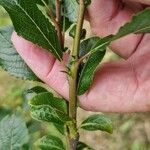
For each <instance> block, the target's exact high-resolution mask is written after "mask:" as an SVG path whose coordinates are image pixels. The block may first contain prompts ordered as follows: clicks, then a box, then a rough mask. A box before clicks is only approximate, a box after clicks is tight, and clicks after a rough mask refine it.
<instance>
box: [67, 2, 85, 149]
mask: <svg viewBox="0 0 150 150" xmlns="http://www.w3.org/2000/svg"><path fill="white" fill-rule="evenodd" d="M84 13H85V5H84V0H80V6H79V15H78V20H77V27H76V35H75V39H74V43H73V49H72V51H71V58H70V65H71V66H70V73H71V74H70V76H69V116H70V117H71V118H72V120H73V124H71V125H70V128H69V134H70V150H76V147H77V143H78V139H79V135H78V133H77V124H76V115H77V77H78V67H79V64H78V53H79V47H80V35H81V31H82V28H83V21H84Z"/></svg>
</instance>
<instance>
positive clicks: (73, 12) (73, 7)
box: [63, 0, 79, 22]
mask: <svg viewBox="0 0 150 150" xmlns="http://www.w3.org/2000/svg"><path fill="white" fill-rule="evenodd" d="M63 5H64V9H65V14H64V15H65V16H66V17H67V18H69V20H70V21H71V22H76V21H77V17H78V10H79V8H78V7H79V5H78V3H77V1H76V0H64V4H63Z"/></svg>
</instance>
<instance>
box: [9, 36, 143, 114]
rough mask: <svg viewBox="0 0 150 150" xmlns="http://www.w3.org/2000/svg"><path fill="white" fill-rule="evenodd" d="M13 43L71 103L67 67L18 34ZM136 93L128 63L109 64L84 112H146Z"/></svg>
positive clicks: (86, 97)
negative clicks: (63, 71)
mask: <svg viewBox="0 0 150 150" xmlns="http://www.w3.org/2000/svg"><path fill="white" fill-rule="evenodd" d="M12 41H13V43H14V46H15V47H16V49H17V51H18V53H19V54H20V55H21V57H22V58H23V59H24V60H25V61H26V63H27V64H28V65H29V66H30V68H31V69H32V70H33V72H34V73H35V74H36V75H37V76H38V77H39V78H40V79H41V80H43V81H44V82H45V83H47V84H48V85H49V86H50V87H51V88H53V89H54V90H55V91H56V92H58V93H59V94H61V95H62V96H63V97H65V98H66V99H68V95H69V88H68V81H67V77H66V74H64V73H62V72H61V71H62V70H63V69H64V66H63V65H62V64H61V63H60V62H58V61H56V60H55V59H54V58H53V57H52V55H51V54H50V53H48V52H47V51H45V50H43V49H41V48H39V47H37V46H35V45H34V44H32V43H31V42H28V41H26V40H24V39H23V38H20V37H18V36H17V35H16V33H14V34H13V36H12ZM135 90H136V82H135V78H134V73H133V71H132V69H131V67H130V65H128V63H125V62H115V63H108V64H106V65H103V67H101V68H100V69H99V70H98V71H97V73H96V75H95V79H94V83H93V85H92V87H91V88H90V90H89V91H88V92H87V93H86V94H84V95H83V96H81V97H80V103H81V106H82V108H84V109H87V110H91V111H105V112H134V111H144V109H145V106H144V105H145V103H144V102H143V103H140V102H139V101H140V100H141V99H140V100H139V99H133V95H134V92H135ZM124 95H126V96H124ZM142 105H143V106H142Z"/></svg>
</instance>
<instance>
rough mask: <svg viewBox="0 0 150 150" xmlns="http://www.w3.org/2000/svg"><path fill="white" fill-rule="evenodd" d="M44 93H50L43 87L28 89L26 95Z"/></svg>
mask: <svg viewBox="0 0 150 150" xmlns="http://www.w3.org/2000/svg"><path fill="white" fill-rule="evenodd" d="M44 92H48V91H47V89H45V88H43V87H41V86H35V87H33V88H31V89H28V90H27V91H26V93H35V94H39V93H44Z"/></svg>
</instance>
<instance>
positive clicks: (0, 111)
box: [0, 106, 13, 121]
mask: <svg viewBox="0 0 150 150" xmlns="http://www.w3.org/2000/svg"><path fill="white" fill-rule="evenodd" d="M12 111H13V110H12V109H11V108H7V107H2V106H1V107H0V121H1V120H2V119H3V118H4V117H5V116H7V115H9V114H11V113H12Z"/></svg>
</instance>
